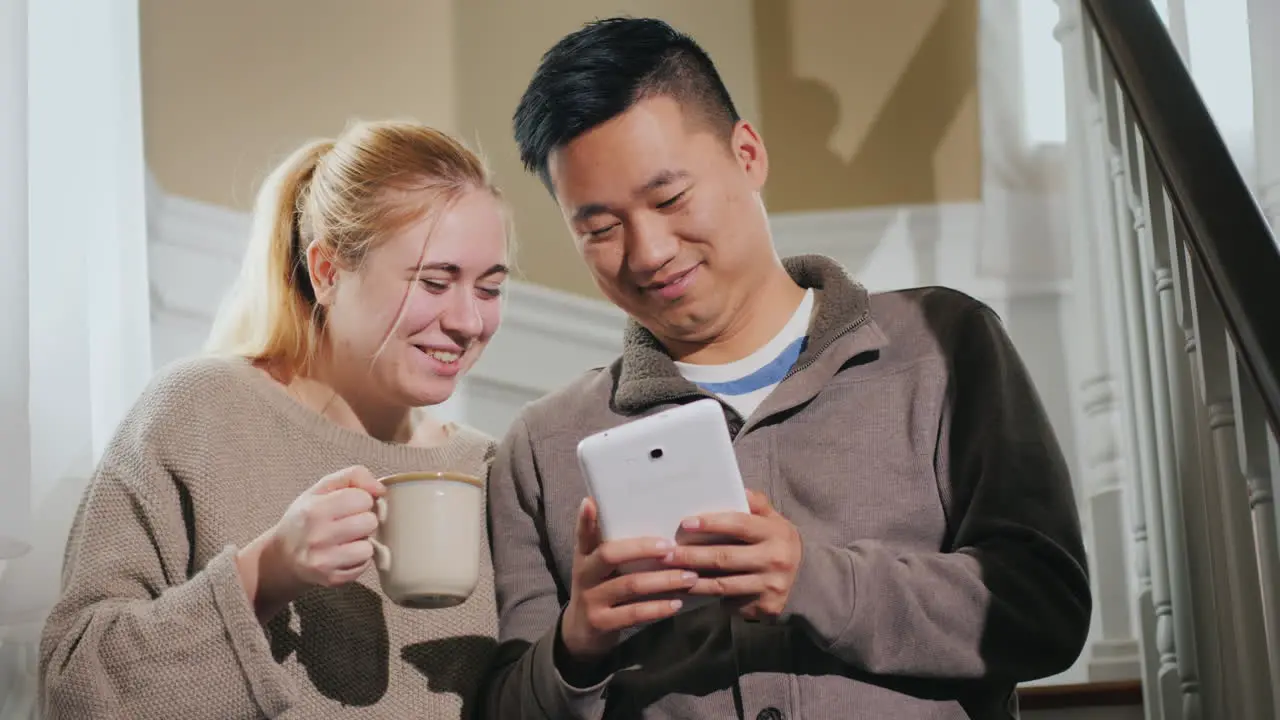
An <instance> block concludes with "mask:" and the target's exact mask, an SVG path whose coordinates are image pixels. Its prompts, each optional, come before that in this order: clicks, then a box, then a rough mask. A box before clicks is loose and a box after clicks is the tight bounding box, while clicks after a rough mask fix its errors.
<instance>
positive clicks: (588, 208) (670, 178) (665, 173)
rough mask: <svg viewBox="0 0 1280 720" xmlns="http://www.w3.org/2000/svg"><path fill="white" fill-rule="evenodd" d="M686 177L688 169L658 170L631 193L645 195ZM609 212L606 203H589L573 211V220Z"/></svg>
mask: <svg viewBox="0 0 1280 720" xmlns="http://www.w3.org/2000/svg"><path fill="white" fill-rule="evenodd" d="M688 177H689V171H687V170H659V171H658V172H657V173H656V174H655V175H654V176H653V177H651V178H649V181H648V182H646V183H645V184H643V185H641V186H640V187H638V188H636V189H635V190H634V191H633V192H632V195H634V196H637V197H639V196H642V195H646V194H648V193H651V192H653V191H654V190H657V189H659V188H662V187H666V186H667V185H670V184H672V183H674V182H677V181H679V180H684V179H686V178H688ZM610 212H612V210H610V209H609V207H608V206H607V205H604V204H602V203H589V204H587V205H583V206H582V207H580V208H578V209H577V211H575V212H574V213H573V222H583V221H585V220H590V219H591V218H593V217H595V216H597V215H606V214H608V213H610Z"/></svg>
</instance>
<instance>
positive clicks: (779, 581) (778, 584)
mask: <svg viewBox="0 0 1280 720" xmlns="http://www.w3.org/2000/svg"><path fill="white" fill-rule="evenodd" d="M747 504H748V506H749V507H750V509H751V512H750V514H747V513H737V512H734V513H712V514H707V515H701V516H699V517H696V518H690V519H688V520H685V522H684V523H683V524H682V525H681V533H682V534H689V533H697V534H707V535H723V536H728V537H731V538H734V539H736V540H740V541H742V542H743V543H744V544H742V545H698V544H690V545H680V546H679V547H676V548H675V549H674V550H672V552H671V554H670V555H668V556H667V558H666V564H667V565H668V566H670V567H673V568H685V569H689V570H694V571H698V572H700V573H712V572H714V573H715V574H716V575H717V577H703V578H701V579H699V580H698V581H697V582H696V583H695V584H694V586H693V588H692V589H691V590H690V593H691V594H693V595H718V596H725V597H730V598H735V599H736V600H737V602H738V604H740V606H741V610H740V612H741V613H742V615H743V617H746V618H748V619H752V620H768V619H774V618H777V617H778V616H780V615H782V612H783V610H784V609H785V608H786V606H787V599H788V598H790V597H791V587H792V584H793V583H794V582H795V579H796V572H797V571H798V570H799V568H800V556H801V553H802V548H801V543H800V533H799V532H798V531H797V530H796V528H795V526H794V525H792V524H791V522H790V521H788V520H787V519H786V518H784V517H782V516H781V515H779V514H778V512H777V511H776V510H774V509H773V506H772V505H770V504H769V500H768V498H766V497H765V496H764V495H763V494H761V493H758V492H755V491H754V490H750V491H748V492H747Z"/></svg>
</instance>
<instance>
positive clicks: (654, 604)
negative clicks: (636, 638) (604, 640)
mask: <svg viewBox="0 0 1280 720" xmlns="http://www.w3.org/2000/svg"><path fill="white" fill-rule="evenodd" d="M682 605H683V603H682V602H681V601H679V600H645V601H643V602H635V603H629V604H627V605H619V606H617V607H606V606H603V605H600V606H597V607H596V608H595V609H593V610H589V611H588V614H589V615H590V617H589V620H590V622H591V626H592V627H594V628H595V629H596V630H597V631H599V632H606V633H609V632H618V631H620V630H625V629H627V628H629V627H634V626H636V625H640V624H642V623H649V622H654V621H656V620H663V619H665V618H669V617H671V616H672V615H675V614H676V612H677V611H679V610H680V608H681V606H682Z"/></svg>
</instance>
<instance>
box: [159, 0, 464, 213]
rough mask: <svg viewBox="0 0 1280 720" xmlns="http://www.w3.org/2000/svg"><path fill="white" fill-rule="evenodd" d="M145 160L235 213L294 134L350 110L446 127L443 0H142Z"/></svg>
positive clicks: (334, 129) (164, 176) (452, 117)
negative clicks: (406, 118)
mask: <svg viewBox="0 0 1280 720" xmlns="http://www.w3.org/2000/svg"><path fill="white" fill-rule="evenodd" d="M139 5H140V12H141V42H142V49H141V53H142V97H143V130H144V132H145V135H146V153H147V164H148V166H149V167H150V169H151V171H152V173H154V174H155V176H156V179H157V180H158V182H159V183H160V185H161V187H163V188H164V189H165V191H166V192H170V193H175V194H178V195H183V196H186V197H192V198H196V199H199V200H204V201H207V202H212V203H217V204H219V205H226V206H229V207H233V208H237V209H241V210H247V209H248V208H249V207H250V206H251V205H252V202H253V192H254V190H255V189H256V187H257V184H258V182H259V181H260V180H261V179H262V177H263V176H264V175H265V174H266V172H267V171H268V170H269V169H270V168H269V166H270V165H271V164H272V163H273V162H275V161H277V160H279V159H281V158H282V157H283V156H284V155H285V154H287V153H288V152H289V151H291V150H292V149H293V148H294V147H295V146H296V145H298V144H299V143H300V142H302V141H303V140H305V139H307V138H309V137H313V136H333V135H336V134H337V133H338V132H339V131H340V130H341V129H342V126H343V125H344V124H345V123H346V122H347V120H348V119H349V118H351V117H353V116H359V117H364V118H386V117H409V118H414V119H417V120H421V121H422V122H426V123H430V124H433V125H437V126H439V127H441V128H444V129H449V130H453V129H456V119H457V114H456V101H455V93H454V78H455V73H454V72H453V41H454V38H455V35H454V33H453V17H452V13H453V2H452V0H375V1H371V2H351V1H350V0H212V1H211V0H140V2H139Z"/></svg>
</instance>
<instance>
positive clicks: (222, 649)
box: [40, 420, 292, 720]
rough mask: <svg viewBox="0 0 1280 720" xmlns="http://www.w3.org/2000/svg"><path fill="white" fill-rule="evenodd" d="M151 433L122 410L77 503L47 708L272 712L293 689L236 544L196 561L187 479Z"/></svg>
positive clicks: (88, 712)
mask: <svg viewBox="0 0 1280 720" xmlns="http://www.w3.org/2000/svg"><path fill="white" fill-rule="evenodd" d="M146 435H147V433H146V432H145V429H140V428H138V423H137V422H136V421H132V420H126V422H125V424H124V425H122V427H121V432H120V433H119V434H118V435H117V437H116V439H115V441H114V442H113V443H112V446H111V447H110V448H109V449H108V450H107V453H106V455H105V456H104V458H103V460H102V462H101V464H100V465H99V468H98V470H97V472H96V473H95V476H94V478H93V480H92V481H91V483H90V485H89V487H88V489H87V490H86V491H85V495H84V497H83V499H82V500H81V504H80V507H79V509H78V510H77V514H76V519H75V522H74V523H73V525H72V528H71V534H70V538H69V541H68V544H67V554H66V558H65V563H64V567H63V576H62V594H61V596H60V598H59V600H58V602H57V603H56V605H55V606H54V607H53V609H52V611H51V613H50V615H49V618H48V620H47V622H46V624H45V627H44V631H43V634H42V637H41V643H40V683H41V700H42V703H43V705H44V712H45V715H44V717H48V718H90V717H93V718H99V717H101V718H107V717H111V718H138V719H139V720H143V719H145V718H162V717H164V718H171V717H180V718H184V720H202V719H204V718H208V720H215V719H217V720H222V719H223V718H229V717H239V718H250V717H268V718H270V717H276V716H278V715H280V714H281V713H283V712H284V711H285V710H286V709H288V707H289V705H290V702H291V694H292V690H291V687H290V685H289V680H288V678H287V676H286V675H285V673H284V671H283V670H282V669H280V667H279V666H278V665H277V664H276V663H275V662H274V661H273V659H272V656H271V650H270V647H269V643H268V640H267V637H266V634H265V632H264V631H263V629H262V626H261V625H260V624H259V623H258V620H257V617H256V615H255V614H254V611H253V608H252V607H251V605H250V602H249V599H248V597H247V595H246V593H245V591H244V589H243V586H242V585H241V584H240V578H239V572H238V570H237V567H236V561H235V554H236V548H234V547H227V548H225V549H224V550H223V551H222V552H221V553H219V554H218V555H216V556H215V557H213V558H212V559H211V560H210V561H209V562H208V563H206V564H205V566H204V567H203V568H200V569H198V570H197V569H195V568H193V567H192V565H191V563H192V559H191V547H190V540H189V537H191V534H192V533H193V532H194V529H193V528H191V527H190V526H189V521H188V520H187V516H186V514H185V513H184V511H183V496H182V494H181V490H180V488H179V485H178V483H177V482H176V481H175V479H174V478H173V477H171V476H170V474H169V473H168V472H167V471H166V470H165V468H164V464H163V463H162V462H161V461H160V460H159V458H158V456H157V453H156V451H155V444H154V443H153V442H150V441H149V440H148V439H147V437H146Z"/></svg>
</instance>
